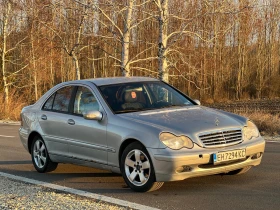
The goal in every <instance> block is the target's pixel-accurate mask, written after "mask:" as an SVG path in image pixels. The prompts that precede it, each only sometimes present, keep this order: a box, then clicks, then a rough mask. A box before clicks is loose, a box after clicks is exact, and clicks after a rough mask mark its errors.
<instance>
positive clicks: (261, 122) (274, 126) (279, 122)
mask: <svg viewBox="0 0 280 210" xmlns="http://www.w3.org/2000/svg"><path fill="white" fill-rule="evenodd" d="M240 115H243V116H245V117H248V118H249V119H251V120H252V121H253V122H254V123H255V124H256V125H257V127H258V128H259V130H260V132H261V134H262V135H280V113H278V114H270V113H263V112H254V113H240Z"/></svg>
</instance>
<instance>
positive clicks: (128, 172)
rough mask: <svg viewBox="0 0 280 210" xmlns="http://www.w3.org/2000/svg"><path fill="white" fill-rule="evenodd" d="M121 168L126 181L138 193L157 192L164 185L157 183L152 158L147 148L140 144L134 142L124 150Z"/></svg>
mask: <svg viewBox="0 0 280 210" xmlns="http://www.w3.org/2000/svg"><path fill="white" fill-rule="evenodd" d="M120 168H121V172H122V176H123V178H124V181H125V182H126V184H127V185H128V186H129V187H130V188H131V189H132V190H134V191H136V192H148V191H155V190H158V189H159V188H160V187H161V186H162V185H163V184H164V182H156V178H155V171H154V167H153V164H152V161H151V158H150V156H149V154H148V152H147V150H146V148H145V147H144V146H143V145H142V144H140V143H138V142H133V143H131V144H129V145H128V146H127V147H126V148H125V149H124V151H123V153H122V156H121V161H120Z"/></svg>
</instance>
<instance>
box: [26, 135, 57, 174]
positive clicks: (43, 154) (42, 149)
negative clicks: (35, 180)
mask: <svg viewBox="0 0 280 210" xmlns="http://www.w3.org/2000/svg"><path fill="white" fill-rule="evenodd" d="M31 157H32V162H33V165H34V167H35V169H36V170H37V171H38V172H40V173H44V172H51V171H53V170H55V169H56V167H57V163H54V162H52V161H51V159H50V157H49V154H48V151H47V147H46V145H45V143H44V141H43V140H42V138H41V137H39V136H36V137H35V138H34V140H33V142H32V145H31Z"/></svg>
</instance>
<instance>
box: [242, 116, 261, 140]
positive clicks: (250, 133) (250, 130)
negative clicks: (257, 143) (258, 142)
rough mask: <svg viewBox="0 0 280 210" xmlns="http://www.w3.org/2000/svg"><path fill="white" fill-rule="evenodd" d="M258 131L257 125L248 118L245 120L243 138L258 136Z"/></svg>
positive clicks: (248, 138)
mask: <svg viewBox="0 0 280 210" xmlns="http://www.w3.org/2000/svg"><path fill="white" fill-rule="evenodd" d="M259 135H260V133H259V130H258V128H257V126H256V125H255V124H254V123H253V122H252V121H250V120H248V121H247V125H245V127H244V128H243V137H244V140H250V139H252V138H257V137H259Z"/></svg>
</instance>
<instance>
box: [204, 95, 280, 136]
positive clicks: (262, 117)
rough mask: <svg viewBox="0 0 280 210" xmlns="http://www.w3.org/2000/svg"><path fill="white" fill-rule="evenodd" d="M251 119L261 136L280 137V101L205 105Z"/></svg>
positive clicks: (268, 100) (246, 101) (250, 101)
mask: <svg viewBox="0 0 280 210" xmlns="http://www.w3.org/2000/svg"><path fill="white" fill-rule="evenodd" d="M206 105H207V106H210V107H212V108H216V109H222V110H225V111H228V112H233V113H236V114H239V115H243V116H245V117H247V118H249V119H251V120H252V121H253V122H254V123H255V124H256V125H257V126H258V128H259V130H260V132H261V134H262V135H271V136H275V135H280V99H279V98H277V99H259V100H241V101H234V102H226V103H221V102H220V103H214V104H206Z"/></svg>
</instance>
